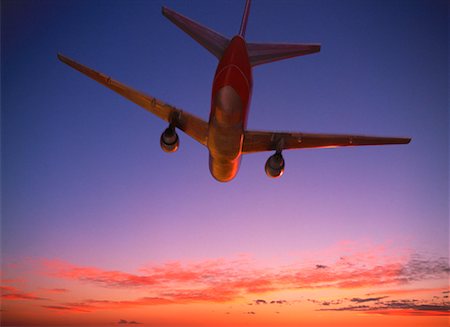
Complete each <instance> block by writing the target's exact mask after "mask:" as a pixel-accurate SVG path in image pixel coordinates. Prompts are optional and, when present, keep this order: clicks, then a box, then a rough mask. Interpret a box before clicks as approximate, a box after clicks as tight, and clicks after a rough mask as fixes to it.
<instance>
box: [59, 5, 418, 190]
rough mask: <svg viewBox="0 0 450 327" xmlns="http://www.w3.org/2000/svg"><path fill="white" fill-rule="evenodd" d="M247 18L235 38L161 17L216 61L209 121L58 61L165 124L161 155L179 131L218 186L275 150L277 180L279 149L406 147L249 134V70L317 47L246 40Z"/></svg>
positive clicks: (372, 140)
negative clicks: (195, 145) (201, 151)
mask: <svg viewBox="0 0 450 327" xmlns="http://www.w3.org/2000/svg"><path fill="white" fill-rule="evenodd" d="M249 13H250V0H246V3H245V7H244V13H243V16H242V21H241V25H240V29H239V33H238V34H237V35H235V36H234V37H233V38H231V39H228V38H226V37H225V36H222V35H221V34H219V33H217V32H215V31H213V30H212V29H210V28H208V27H205V26H203V25H201V24H199V23H197V22H195V21H193V20H191V19H189V18H187V17H185V16H183V15H181V14H179V13H177V12H175V11H173V10H171V9H169V8H166V7H162V14H163V15H164V16H165V17H166V18H168V19H169V20H170V21H171V22H172V23H174V24H175V25H176V26H178V27H179V28H180V29H181V30H183V31H184V32H185V33H187V34H188V35H189V36H191V37H192V38H193V39H194V40H195V41H197V42H198V43H199V44H200V45H202V46H203V47H205V48H206V50H208V51H209V52H210V53H211V54H213V55H214V56H215V57H217V59H218V60H219V64H218V66H217V69H216V73H215V75H214V81H213V85H212V96H211V111H210V115H209V120H208V121H204V120H203V119H201V118H198V117H196V116H194V115H192V114H190V113H188V112H186V111H184V110H181V109H179V108H177V107H174V106H172V105H170V104H167V103H165V102H163V101H161V100H158V99H156V98H154V97H152V96H149V95H146V94H144V93H142V92H139V91H137V90H135V89H132V88H130V87H128V86H126V85H124V84H122V83H120V82H118V81H116V80H114V79H112V78H111V77H109V76H107V75H104V74H102V73H100V72H97V71H95V70H93V69H91V68H89V67H86V66H84V65H82V64H80V63H78V62H76V61H74V60H72V59H70V58H68V57H66V56H64V55H62V54H58V58H59V59H60V60H61V61H62V62H63V63H65V64H67V65H69V66H70V67H72V68H74V69H76V70H78V71H79V72H81V73H83V74H85V75H87V76H88V77H90V78H92V79H93V80H95V81H97V82H99V83H100V84H103V85H104V86H106V87H107V88H109V89H111V90H113V91H114V92H117V93H118V94H120V95H122V96H123V97H125V98H127V99H128V100H130V101H132V102H134V103H135V104H137V105H138V106H140V107H142V108H144V109H146V110H148V111H149V112H151V113H152V114H154V115H156V116H158V117H159V118H161V119H163V120H164V121H166V122H167V123H168V124H169V125H168V127H167V128H166V129H165V130H164V131H163V133H162V134H161V137H160V145H161V148H162V150H164V151H165V152H175V151H176V150H177V149H178V146H179V137H178V134H177V132H176V129H179V130H181V131H183V132H184V133H186V134H187V135H189V136H190V137H192V138H193V139H194V140H196V141H197V142H199V143H200V144H202V145H204V146H205V147H207V148H208V150H209V170H210V172H211V175H212V176H213V177H214V178H215V179H216V180H217V181H219V182H228V181H231V180H232V179H233V178H234V177H235V176H236V174H237V172H238V169H239V165H240V161H241V158H242V155H243V154H248V153H254V152H261V151H274V154H272V155H271V156H270V157H269V158H268V159H267V161H266V164H265V172H266V174H267V176H269V177H274V178H275V177H280V176H281V175H282V174H283V172H284V169H285V161H284V158H283V156H282V151H283V150H288V149H305V148H329V147H345V146H361V145H385V144H407V143H409V142H410V141H411V139H410V138H400V137H376V136H364V135H333V134H311V133H291V132H272V131H254V130H247V129H246V126H247V117H248V112H249V104H250V98H251V95H252V85H253V80H252V68H253V67H254V66H258V65H262V64H266V63H271V62H274V61H278V60H282V59H287V58H292V57H297V56H302V55H307V54H312V53H317V52H319V51H320V47H321V46H320V44H283V43H251V42H247V41H246V39H245V33H246V28H247V21H248V17H249Z"/></svg>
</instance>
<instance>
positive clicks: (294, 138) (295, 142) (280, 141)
mask: <svg viewBox="0 0 450 327" xmlns="http://www.w3.org/2000/svg"><path fill="white" fill-rule="evenodd" d="M410 141H411V139H410V138H400V137H378V136H364V135H333V134H310V133H289V132H264V131H246V132H244V144H243V149H242V152H243V153H253V152H261V151H276V150H288V149H307V148H335V147H342V146H360V145H385V144H407V143H409V142H410Z"/></svg>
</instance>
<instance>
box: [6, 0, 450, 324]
mask: <svg viewBox="0 0 450 327" xmlns="http://www.w3.org/2000/svg"><path fill="white" fill-rule="evenodd" d="M163 5H164V6H167V7H169V8H171V9H173V10H175V11H177V12H180V13H182V14H184V15H186V16H188V17H190V18H192V19H194V20H196V21H198V22H200V23H202V24H204V25H206V26H208V27H210V28H212V29H214V30H216V31H217V32H219V33H221V34H223V35H225V36H227V37H231V36H233V35H234V34H236V33H237V31H238V29H239V25H240V20H241V16H242V11H243V7H244V1H237V0H235V1H118V0H115V1H106V0H105V1H98V0H97V1H23V0H5V1H2V2H1V33H2V34H1V53H2V61H1V70H2V92H1V93H2V104H1V108H2V109H1V110H2V120H1V121H2V125H1V130H2V135H1V140H2V190H1V194H2V221H1V232H2V233H1V242H2V243H1V254H2V258H1V260H2V273H1V279H2V282H1V285H2V286H1V297H2V300H1V310H2V311H1V323H2V325H5V326H114V325H117V326H126V325H139V326H153V327H169V326H170V327H185V326H186V327H197V326H201V327H203V326H205V327H206V326H208V327H209V326H219V327H231V326H233V327H241V326H255V327H256V326H258V327H260V326H266V327H272V326H273V327H282V326H291V327H294V326H313V327H322V326H355V327H356V326H358V327H359V326H408V327H411V326H427V327H429V326H433V327H435V326H436V327H437V326H439V327H440V326H447V325H448V319H449V315H450V312H449V310H450V301H449V263H448V257H449V253H448V252H449V239H448V238H449V222H448V215H449V209H448V199H449V190H448V182H449V171H448V170H449V169H448V163H449V161H448V158H449V153H448V149H449V134H448V126H449V117H448V89H449V86H448V44H449V38H448V33H449V27H448V19H449V17H448V12H449V11H448V10H449V8H448V1H444V0H442V1H441V0H433V1H427V0H423V1H415V0H399V1H395V0H381V1H369V0H354V1H351V0H342V1H338V0H314V1H312V0H311V1H263V0H260V1H258V0H255V1H254V2H253V3H252V8H251V12H250V18H249V22H248V29H247V34H246V36H247V39H248V40H249V41H253V42H290V43H296V42H297V43H320V44H322V50H321V52H320V53H318V54H313V55H309V56H304V57H299V58H294V59H289V60H285V61H282V62H277V63H272V64H268V65H263V66H258V67H255V69H254V71H253V77H254V87H253V98H252V102H251V110H250V115H249V120H248V128H250V129H258V130H287V131H299V132H300V131H302V132H317V133H353V134H367V135H380V136H401V137H411V138H412V142H411V144H409V145H394V146H379V147H358V148H345V149H318V150H303V151H301V150H298V151H286V152H284V157H285V160H286V171H285V174H284V175H283V177H281V178H280V179H269V178H267V177H266V175H265V173H264V164H265V161H266V160H267V158H268V156H269V155H270V154H271V153H259V154H251V155H246V156H244V158H243V160H242V164H241V166H240V171H239V173H238V175H237V177H236V178H235V179H234V180H233V181H231V182H230V183H225V184H223V183H218V182H217V181H215V180H214V179H213V178H212V177H211V175H210V173H209V170H208V152H207V149H206V148H204V147H203V146H201V145H199V144H198V143H196V142H195V141H194V140H192V139H190V138H189V137H188V136H186V135H184V134H182V133H180V138H181V141H180V149H179V151H178V152H177V153H175V154H166V153H164V152H163V151H162V150H161V149H160V146H159V137H160V134H161V132H162V131H163V130H164V129H165V128H166V124H165V123H164V122H163V121H161V120H159V119H158V118H156V117H154V116H152V115H151V114H149V113H148V112H146V111H145V110H143V109H141V108H139V107H137V106H136V105H134V104H133V103H131V102H129V101H127V100H125V99H124V98H122V97H120V96H119V95H117V94H115V93H113V92H111V91H110V90H108V89H106V88H105V87H103V86H101V85H100V84H98V83H95V82H93V81H92V80H89V79H88V78H86V77H85V76H83V75H82V74H80V73H78V72H76V71H74V70H72V69H71V68H69V67H67V66H66V65H64V64H63V63H61V62H59V61H58V60H57V58H56V54H57V53H59V52H60V53H63V54H65V55H67V56H69V57H71V58H74V59H75V60H77V61H79V62H81V63H83V64H85V65H87V66H90V67H92V68H94V69H97V70H99V71H101V72H104V73H106V74H109V75H111V76H112V77H113V78H114V79H117V80H119V81H121V82H123V83H125V84H127V85H130V86H132V87H134V88H136V89H138V90H142V91H144V92H146V93H148V94H150V95H152V96H155V97H157V98H159V99H161V100H163V101H165V102H167V103H170V104H173V105H175V106H177V107H180V108H183V109H184V110H187V111H189V112H191V113H193V114H195V115H197V116H199V117H202V118H204V119H205V120H206V119H207V118H208V115H209V110H210V101H211V98H210V97H211V86H212V78H213V75H214V71H215V69H216V65H217V59H216V58H215V57H213V56H212V55H211V54H210V53H209V52H207V51H206V50H205V49H203V48H202V47H201V46H199V45H198V44H197V43H196V42H195V41H193V40H192V39H191V38H190V37H189V36H187V35H186V34H184V33H183V32H182V31H180V30H179V29H178V28H177V27H176V26H174V25H173V24H172V23H171V22H169V21H168V20H167V19H166V18H165V17H163V16H162V15H161V6H163Z"/></svg>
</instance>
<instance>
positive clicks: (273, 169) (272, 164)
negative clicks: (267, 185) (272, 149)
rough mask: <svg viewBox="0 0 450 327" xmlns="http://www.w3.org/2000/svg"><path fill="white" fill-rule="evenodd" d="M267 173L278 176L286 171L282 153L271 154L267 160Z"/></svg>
mask: <svg viewBox="0 0 450 327" xmlns="http://www.w3.org/2000/svg"><path fill="white" fill-rule="evenodd" d="M264 169H265V170H266V175H267V176H269V177H272V178H277V177H280V176H281V175H283V173H284V159H283V156H282V155H281V153H278V152H277V153H275V154H274V155H271V156H270V157H269V159H267V161H266V166H265V167H264Z"/></svg>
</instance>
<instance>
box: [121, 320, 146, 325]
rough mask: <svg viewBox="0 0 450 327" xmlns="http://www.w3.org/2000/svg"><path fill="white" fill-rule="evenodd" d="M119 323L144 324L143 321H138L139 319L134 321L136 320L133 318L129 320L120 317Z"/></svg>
mask: <svg viewBox="0 0 450 327" xmlns="http://www.w3.org/2000/svg"><path fill="white" fill-rule="evenodd" d="M117 323H118V324H119V325H127V324H128V325H142V322H137V321H134V320H131V321H128V320H125V319H120V320H119V321H118V322H117Z"/></svg>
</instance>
